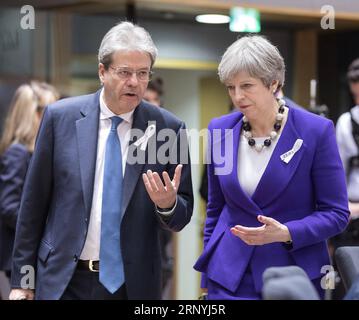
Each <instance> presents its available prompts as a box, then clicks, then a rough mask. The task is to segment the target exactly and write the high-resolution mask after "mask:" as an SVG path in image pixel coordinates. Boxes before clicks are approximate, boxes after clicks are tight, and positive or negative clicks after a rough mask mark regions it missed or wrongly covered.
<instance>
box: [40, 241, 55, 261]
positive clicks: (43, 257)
mask: <svg viewBox="0 0 359 320" xmlns="http://www.w3.org/2000/svg"><path fill="white" fill-rule="evenodd" d="M52 251H53V247H52V246H50V245H49V244H48V243H47V242H45V241H43V240H42V241H41V243H40V247H39V251H38V253H37V255H38V257H39V259H40V261H42V262H43V263H46V261H47V259H48V258H49V256H50V253H51V252H52Z"/></svg>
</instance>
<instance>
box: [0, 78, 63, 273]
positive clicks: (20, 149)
mask: <svg viewBox="0 0 359 320" xmlns="http://www.w3.org/2000/svg"><path fill="white" fill-rule="evenodd" d="M57 99H58V93H57V92H56V90H55V89H54V88H53V87H52V86H50V85H48V84H46V83H41V82H37V81H32V82H31V83H30V84H24V85H21V86H20V87H19V88H18V89H17V90H16V92H15V95H14V97H13V100H12V102H11V105H10V108H9V113H8V116H7V119H6V122H5V127H4V130H3V134H2V137H1V141H0V155H1V158H0V270H3V271H5V272H6V274H7V275H8V276H10V270H11V256H12V249H13V245H14V237H15V227H16V220H17V212H18V210H19V206H20V199H21V192H22V187H23V185H24V180H25V175H26V171H27V167H28V164H29V161H30V157H31V154H32V151H33V150H34V145H35V138H36V134H37V131H38V128H39V124H40V120H41V117H42V113H43V109H44V107H45V106H46V105H47V104H50V103H52V102H54V101H56V100H57Z"/></svg>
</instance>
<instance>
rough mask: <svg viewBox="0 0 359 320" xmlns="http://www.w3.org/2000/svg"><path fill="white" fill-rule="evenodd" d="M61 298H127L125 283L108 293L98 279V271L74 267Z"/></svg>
mask: <svg viewBox="0 0 359 320" xmlns="http://www.w3.org/2000/svg"><path fill="white" fill-rule="evenodd" d="M61 300H127V293H126V285H125V284H124V285H122V286H121V288H120V289H118V290H117V291H116V292H115V293H113V294H112V293H110V292H109V291H107V289H106V288H105V287H104V286H103V285H102V284H101V283H100V281H99V273H98V272H91V271H89V270H79V269H76V270H75V272H74V275H73V276H72V279H71V281H70V283H69V285H68V286H67V288H66V290H65V292H64V294H63V295H62V297H61Z"/></svg>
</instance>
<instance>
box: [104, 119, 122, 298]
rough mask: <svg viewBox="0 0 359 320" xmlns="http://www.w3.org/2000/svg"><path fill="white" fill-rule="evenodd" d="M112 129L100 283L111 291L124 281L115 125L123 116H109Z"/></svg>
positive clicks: (119, 155) (119, 164) (107, 153)
mask: <svg viewBox="0 0 359 320" xmlns="http://www.w3.org/2000/svg"><path fill="white" fill-rule="evenodd" d="M111 121H112V125H111V130H110V133H109V135H108V138H107V142H106V151H105V165H104V175H103V194H102V216H101V242H100V282H101V283H102V284H103V285H104V287H105V288H106V289H107V290H108V291H110V292H111V293H114V292H116V291H117V290H118V289H119V288H120V287H121V285H122V284H123V283H124V281H125V275H124V271H123V261H122V255H121V242H120V240H121V237H120V229H121V219H122V215H121V204H122V180H123V176H122V153H121V142H120V139H119V138H118V134H117V127H118V125H119V124H120V123H121V121H122V119H121V118H119V117H112V118H111Z"/></svg>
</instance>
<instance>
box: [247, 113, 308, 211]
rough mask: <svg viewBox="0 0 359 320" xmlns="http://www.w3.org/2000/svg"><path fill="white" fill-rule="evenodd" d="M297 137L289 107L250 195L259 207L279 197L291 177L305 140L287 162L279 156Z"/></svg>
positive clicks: (289, 148) (304, 147) (302, 151)
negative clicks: (273, 146)
mask: <svg viewBox="0 0 359 320" xmlns="http://www.w3.org/2000/svg"><path fill="white" fill-rule="evenodd" d="M297 139H301V137H300V135H299V134H298V132H297V130H296V128H295V125H294V110H293V109H290V110H289V116H288V120H287V123H286V125H285V127H284V129H283V132H282V134H281V137H280V138H279V141H278V143H277V145H276V147H275V149H274V151H273V154H272V156H271V158H270V160H269V163H268V165H267V168H266V170H265V171H264V173H263V175H262V178H261V180H260V181H259V183H258V186H257V188H256V190H255V192H254V194H253V196H252V199H253V201H254V202H255V203H257V204H258V206H259V207H261V208H263V207H265V206H267V205H268V204H269V203H270V202H272V201H274V200H275V199H276V198H277V197H279V196H280V194H281V192H282V191H283V190H284V188H285V187H286V186H287V185H288V183H289V182H290V180H291V179H292V177H293V175H294V173H295V171H296V169H297V167H298V165H299V163H300V160H301V159H302V156H303V154H304V151H305V149H306V146H305V141H304V142H303V145H302V147H301V148H300V149H299V150H298V151H297V152H296V153H295V154H294V156H293V158H292V159H291V160H290V161H289V163H285V162H284V161H282V160H281V158H280V156H281V155H282V154H284V153H286V152H287V151H289V150H291V149H292V148H293V145H294V143H295V142H296V141H297Z"/></svg>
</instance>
